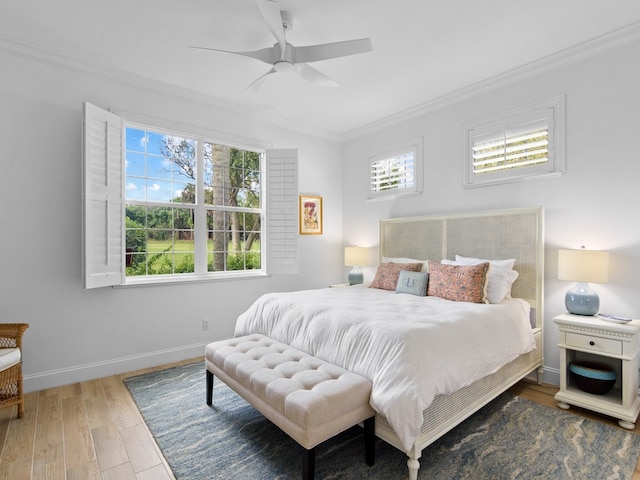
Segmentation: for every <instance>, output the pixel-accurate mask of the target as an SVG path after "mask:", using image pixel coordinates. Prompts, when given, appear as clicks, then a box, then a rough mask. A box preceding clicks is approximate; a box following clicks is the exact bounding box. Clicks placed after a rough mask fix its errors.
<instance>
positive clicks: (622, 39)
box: [342, 22, 640, 142]
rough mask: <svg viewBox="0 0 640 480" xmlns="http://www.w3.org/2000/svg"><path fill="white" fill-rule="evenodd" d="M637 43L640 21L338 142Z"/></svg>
mask: <svg viewBox="0 0 640 480" xmlns="http://www.w3.org/2000/svg"><path fill="white" fill-rule="evenodd" d="M638 40H640V22H636V23H632V24H630V25H627V26H626V27H623V28H620V29H618V30H614V31H612V32H609V33H606V34H604V35H601V36H599V37H595V38H593V39H591V40H588V41H586V42H583V43H580V44H578V45H575V46H573V47H569V48H566V49H564V50H561V51H559V52H557V53H554V54H551V55H548V56H546V57H543V58H540V59H538V60H534V61H532V62H529V63H527V64H525V65H522V66H520V67H517V68H513V69H511V70H507V71H505V72H503V73H501V74H498V75H495V76H493V77H490V78H487V79H485V80H482V81H480V82H477V83H474V84H472V85H469V86H467V87H464V88H461V89H458V90H455V91H452V92H450V93H447V94H445V95H442V96H440V97H438V98H435V99H433V100H430V101H428V102H425V103H422V104H420V105H416V106H415V107H411V108H409V109H406V110H403V111H401V112H398V113H397V114H394V115H390V116H388V117H385V118H382V119H380V120H377V121H375V122H371V123H369V124H367V125H363V126H362V127H359V128H356V129H353V130H351V131H349V132H347V133H345V134H344V135H343V136H342V141H343V142H347V141H351V140H355V139H357V138H359V137H362V136H365V135H369V134H371V133H374V132H377V131H380V130H382V129H385V128H388V127H391V126H394V125H397V124H398V123H401V122H404V121H406V120H410V119H412V118H416V117H418V116H421V115H425V114H427V113H431V112H434V111H436V110H440V109H442V108H445V107H448V106H451V105H455V104H458V103H460V102H462V101H464V100H468V99H470V98H473V97H476V96H478V95H480V94H483V93H487V92H489V91H492V90H495V89H497V88H501V87H504V86H505V85H509V84H512V83H515V82H517V81H519V80H522V79H524V78H527V77H530V76H532V75H536V74H541V73H544V72H547V71H549V70H553V69H555V68H558V67H562V66H566V65H567V64H569V63H575V62H578V61H580V60H582V59H585V58H589V57H592V56H595V55H598V54H600V53H602V52H606V51H609V50H612V49H614V48H617V47H620V46H622V45H626V44H629V43H633V42H637V41H638Z"/></svg>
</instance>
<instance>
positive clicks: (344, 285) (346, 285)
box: [329, 283, 351, 288]
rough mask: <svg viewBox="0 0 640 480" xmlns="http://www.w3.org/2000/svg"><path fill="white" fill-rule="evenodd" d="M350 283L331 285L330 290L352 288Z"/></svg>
mask: <svg viewBox="0 0 640 480" xmlns="http://www.w3.org/2000/svg"><path fill="white" fill-rule="evenodd" d="M350 286H351V285H349V284H348V283H333V284H331V285H329V288H342V287H350Z"/></svg>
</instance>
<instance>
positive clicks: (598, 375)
mask: <svg viewBox="0 0 640 480" xmlns="http://www.w3.org/2000/svg"><path fill="white" fill-rule="evenodd" d="M569 376H570V377H571V378H572V379H573V382H574V383H575V384H576V385H577V386H578V388H579V389H580V390H583V391H585V392H587V393H593V394H595V395H604V394H605V393H607V392H608V391H609V390H611V389H612V388H613V386H614V385H615V383H616V371H615V370H614V369H613V368H611V367H610V366H609V365H605V364H603V363H597V362H572V363H570V364H569Z"/></svg>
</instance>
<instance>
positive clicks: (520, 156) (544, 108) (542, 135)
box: [463, 96, 564, 187]
mask: <svg viewBox="0 0 640 480" xmlns="http://www.w3.org/2000/svg"><path fill="white" fill-rule="evenodd" d="M464 138H465V157H464V179H463V183H464V186H465V187H475V186H482V185H490V184H496V183H505V182H513V181H518V180H522V179H525V178H526V179H528V178H540V177H545V176H549V175H556V174H559V173H561V172H562V170H563V168H564V97H561V96H560V97H555V98H552V99H550V100H545V101H542V102H539V103H535V104H532V105H527V106H525V107H522V108H519V109H516V110H511V111H509V112H505V113H502V114H500V115H497V116H495V117H493V118H489V119H485V120H481V121H478V122H474V123H471V124H468V125H466V126H465V131H464Z"/></svg>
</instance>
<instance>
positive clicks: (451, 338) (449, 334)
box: [235, 287, 536, 451]
mask: <svg viewBox="0 0 640 480" xmlns="http://www.w3.org/2000/svg"><path fill="white" fill-rule="evenodd" d="M529 308H530V307H529V304H528V303H527V302H525V301H524V300H521V299H509V300H505V301H504V302H503V303H501V304H497V305H485V304H472V303H465V302H452V301H449V300H444V299H441V298H437V297H418V296H415V295H409V294H396V293H395V292H389V291H386V290H379V289H374V288H364V287H349V288H326V289H319V290H305V291H298V292H287V293H270V294H266V295H263V296H262V297H260V298H259V299H258V300H256V302H255V303H254V304H253V305H252V306H251V307H250V308H249V309H248V310H247V311H246V312H245V313H243V314H242V315H240V317H239V318H238V320H237V323H236V329H235V335H236V336H241V335H247V334H250V333H262V334H264V335H267V336H269V337H271V338H273V339H274V340H277V341H279V342H282V343H285V344H288V345H291V346H292V347H293V348H296V349H298V350H302V351H304V352H307V353H309V354H311V355H313V356H315V357H318V358H321V359H323V360H325V361H327V362H331V363H333V364H335V365H339V366H341V367H343V368H345V369H347V370H349V371H352V372H354V373H358V374H360V375H362V376H364V377H366V378H368V379H369V380H371V381H372V383H373V389H372V394H371V406H372V407H373V408H374V409H375V410H376V411H377V412H378V413H380V414H382V415H383V416H384V417H385V418H386V419H387V421H388V422H389V424H390V425H391V427H392V428H393V429H394V430H395V432H396V434H397V436H398V438H399V439H400V441H401V443H402V445H403V447H404V448H405V450H407V451H408V450H409V449H410V448H411V447H412V445H413V443H414V442H415V440H416V439H417V438H418V435H419V434H420V425H421V424H422V411H423V410H424V409H425V408H427V407H428V406H429V405H430V404H431V402H432V401H433V399H434V398H435V396H436V395H440V394H449V393H452V392H454V391H456V390H458V389H460V388H462V387H464V386H466V385H469V384H471V383H473V382H475V381H477V380H479V379H481V378H483V377H484V376H486V375H489V374H491V373H493V372H495V371H497V370H498V369H499V368H500V367H502V366H503V365H505V364H507V363H508V362H510V361H512V360H514V359H515V358H516V357H517V356H519V355H521V354H523V353H527V352H530V351H532V350H534V349H535V348H536V347H535V341H534V337H533V331H532V329H531V325H530V322H529Z"/></svg>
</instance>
